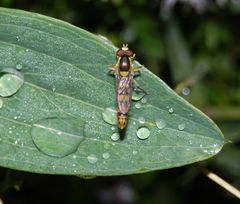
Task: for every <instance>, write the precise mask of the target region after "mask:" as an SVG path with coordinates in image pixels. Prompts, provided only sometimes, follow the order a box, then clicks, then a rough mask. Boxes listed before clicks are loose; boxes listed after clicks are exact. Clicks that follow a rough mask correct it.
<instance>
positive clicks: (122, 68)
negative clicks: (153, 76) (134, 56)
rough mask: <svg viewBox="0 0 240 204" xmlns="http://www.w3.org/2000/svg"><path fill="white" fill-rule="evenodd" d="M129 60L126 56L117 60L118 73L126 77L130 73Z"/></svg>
mask: <svg viewBox="0 0 240 204" xmlns="http://www.w3.org/2000/svg"><path fill="white" fill-rule="evenodd" d="M130 68H131V66H130V60H129V58H128V57H127V56H123V57H121V59H120V61H119V74H120V75H121V76H123V77H126V76H128V75H129V73H130Z"/></svg>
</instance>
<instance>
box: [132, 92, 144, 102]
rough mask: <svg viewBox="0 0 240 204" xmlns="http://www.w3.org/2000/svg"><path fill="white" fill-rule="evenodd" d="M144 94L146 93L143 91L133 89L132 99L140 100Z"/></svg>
mask: <svg viewBox="0 0 240 204" xmlns="http://www.w3.org/2000/svg"><path fill="white" fill-rule="evenodd" d="M144 96H145V93H143V92H138V91H133V93H132V100H133V101H139V100H141V99H142V98H143V97H144Z"/></svg>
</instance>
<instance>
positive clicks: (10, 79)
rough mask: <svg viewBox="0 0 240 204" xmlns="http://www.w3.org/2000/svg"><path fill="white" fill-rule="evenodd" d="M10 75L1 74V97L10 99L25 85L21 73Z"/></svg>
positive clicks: (6, 73)
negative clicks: (9, 97)
mask: <svg viewBox="0 0 240 204" xmlns="http://www.w3.org/2000/svg"><path fill="white" fill-rule="evenodd" d="M15 73H16V74H14V73H8V72H2V73H0V96H2V97H8V96H11V95H13V94H15V93H16V92H17V91H18V90H19V89H20V88H21V86H22V85H23V82H24V80H23V76H22V75H21V74H20V72H17V71H16V72H15Z"/></svg>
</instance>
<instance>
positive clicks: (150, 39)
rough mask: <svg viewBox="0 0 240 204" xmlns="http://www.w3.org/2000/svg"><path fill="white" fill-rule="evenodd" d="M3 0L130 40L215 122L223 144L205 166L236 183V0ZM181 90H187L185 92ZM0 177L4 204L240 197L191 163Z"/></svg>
mask: <svg viewBox="0 0 240 204" xmlns="http://www.w3.org/2000/svg"><path fill="white" fill-rule="evenodd" d="M0 6H4V7H9V8H17V9H23V10H28V11H33V12H38V13H41V14H45V15H49V16H52V17H55V18H59V19H62V20H65V21H68V22H70V23H72V24H74V25H76V26H78V27H81V28H84V29H86V30H88V31H90V32H93V33H96V34H101V35H103V36H106V37H107V38H109V39H110V40H112V41H113V43H114V44H115V45H118V46H119V47H120V46H121V44H122V43H128V44H130V47H131V49H133V50H134V51H135V52H136V53H137V57H136V59H137V60H138V61H140V62H141V63H143V64H145V65H146V67H148V68H149V69H151V71H153V72H154V73H155V74H157V75H158V76H159V77H161V78H162V79H163V80H164V81H165V82H166V83H167V84H168V85H170V86H171V87H172V88H174V89H175V90H176V91H177V92H178V93H179V94H181V95H182V96H183V97H184V98H185V99H186V100H188V101H190V102H191V103H192V104H194V105H195V106H197V107H198V108H200V109H202V110H203V111H204V112H205V113H207V114H208V115H209V116H210V117H212V119H213V120H215V121H216V122H217V123H218V124H219V126H220V128H221V129H222V131H223V132H224V134H225V137H226V139H227V144H226V145H225V148H224V149H223V151H222V152H221V153H220V154H219V155H218V156H216V157H215V158H214V159H211V160H209V161H207V162H205V163H202V165H206V166H207V167H208V168H210V169H212V170H213V171H216V172H217V173H218V174H219V175H220V176H222V177H223V178H225V179H227V180H228V181H230V182H231V183H232V184H233V185H235V186H236V187H238V188H239V187H240V173H239V172H240V162H239V158H240V151H239V146H240V127H239V124H240V69H239V66H240V38H239V36H240V26H239V20H240V2H238V1H234V0H216V1H203V0H198V1H192V0H188V1H180V0H179V1H178V0H175V1H168V0H164V1H160V0H135V1H124V0H95V1H91V0H79V1H74V0H68V1H67V0H52V1H49V0H42V1H41V0H31V1H30V0H21V1H17V0H0ZM186 88H188V89H189V90H190V93H189V94H186V93H185V92H184V90H188V89H186ZM0 176H1V181H2V182H1V186H0V190H1V192H2V193H3V192H4V194H2V198H3V201H6V203H53V202H61V203H79V202H84V203H87V202H89V203H91V202H95V203H169V204H171V203H173V204H174V203H178V204H179V203H231V204H232V203H238V201H239V200H237V199H236V198H234V197H233V196H232V195H230V194H229V193H228V192H226V191H224V190H223V189H221V188H220V187H219V186H217V185H216V184H214V183H212V181H210V180H208V179H207V178H206V177H204V176H203V175H201V174H200V173H199V172H198V171H197V170H196V169H195V168H193V167H189V166H188V167H185V168H179V169H171V170H168V171H159V172H153V173H148V174H143V175H136V176H126V177H114V178H96V179H93V180H79V179H78V178H75V177H64V176H44V175H32V174H26V173H17V172H8V170H6V169H0ZM19 180H22V181H23V184H22V187H21V188H20V191H16V190H14V189H13V188H11V186H15V187H16V186H18V183H19ZM14 181H15V183H14ZM10 184H11V185H10ZM6 186H7V188H6ZM7 189H8V190H7ZM59 195H61V196H59Z"/></svg>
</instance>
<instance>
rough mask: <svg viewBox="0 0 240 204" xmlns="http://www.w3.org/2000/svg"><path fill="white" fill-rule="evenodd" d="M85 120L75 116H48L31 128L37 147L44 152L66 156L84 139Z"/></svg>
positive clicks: (75, 149) (74, 150) (55, 155)
mask: <svg viewBox="0 0 240 204" xmlns="http://www.w3.org/2000/svg"><path fill="white" fill-rule="evenodd" d="M83 131H84V122H83V121H81V120H78V119H75V118H74V119H73V118H46V119H42V120H39V121H37V122H36V123H35V124H33V126H32V128H31V136H32V139H33V142H34V144H35V145H36V147H37V148H38V149H39V150H40V151H41V152H42V153H44V154H46V155H48V156H54V157H65V156H67V155H69V154H72V153H74V152H76V151H77V149H78V147H79V145H80V143H81V142H82V141H83V139H84V135H83Z"/></svg>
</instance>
